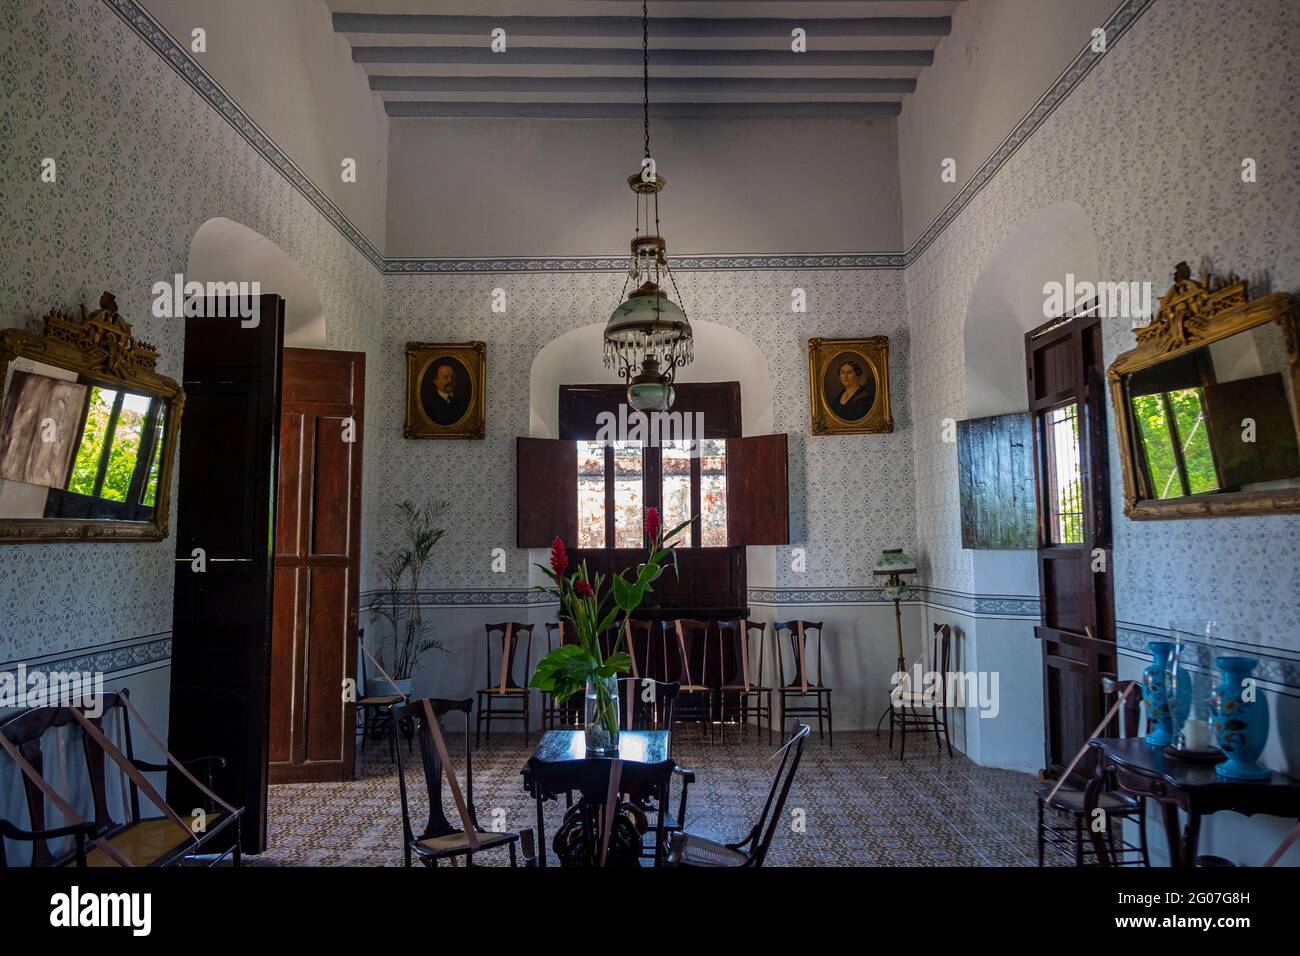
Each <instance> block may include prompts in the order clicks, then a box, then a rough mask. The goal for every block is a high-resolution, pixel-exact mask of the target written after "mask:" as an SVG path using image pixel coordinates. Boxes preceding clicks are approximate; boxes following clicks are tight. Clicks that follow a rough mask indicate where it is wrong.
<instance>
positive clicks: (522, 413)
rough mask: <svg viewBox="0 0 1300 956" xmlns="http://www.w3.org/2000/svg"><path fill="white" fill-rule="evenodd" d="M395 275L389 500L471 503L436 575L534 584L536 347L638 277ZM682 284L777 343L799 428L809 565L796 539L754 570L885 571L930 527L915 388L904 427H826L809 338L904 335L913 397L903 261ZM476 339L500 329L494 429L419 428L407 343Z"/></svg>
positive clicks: (895, 380)
mask: <svg viewBox="0 0 1300 956" xmlns="http://www.w3.org/2000/svg"><path fill="white" fill-rule="evenodd" d="M385 283H386V291H385V296H384V323H383V325H384V333H383V335H384V338H383V348H382V349H381V351H380V353H379V354H378V355H373V356H372V357H371V366H370V372H369V374H370V376H371V378H372V380H373V381H375V382H377V383H378V384H377V387H378V388H379V389H380V393H379V395H378V396H377V400H376V401H377V404H375V405H373V406H372V408H371V411H370V412H369V413H368V414H369V418H370V421H371V423H372V424H371V429H370V434H369V438H368V445H367V450H366V451H367V457H368V458H370V459H371V460H372V461H373V460H376V459H378V460H379V461H381V462H382V465H380V466H379V467H381V469H382V473H383V476H384V477H383V485H384V490H383V491H381V492H378V494H379V496H380V497H381V498H382V499H383V500H384V501H385V502H388V503H391V502H394V501H397V500H400V499H401V498H402V497H405V496H407V495H417V496H428V497H433V498H445V499H449V500H451V501H452V502H453V503H454V504H455V507H454V509H453V512H452V514H451V515H450V520H449V529H448V536H447V537H446V538H445V539H444V541H443V544H442V545H440V547H439V557H438V559H437V562H436V563H435V565H434V567H433V568H432V569H431V577H432V579H433V580H434V581H435V582H436V583H434V584H432V585H431V586H432V587H436V588H517V587H522V586H526V585H527V583H528V579H527V555H526V553H523V552H515V551H514V549H513V541H514V510H515V493H514V492H515V478H514V440H515V437H516V436H518V435H527V434H528V429H529V403H528V382H529V375H530V370H531V367H532V363H533V359H534V356H535V355H536V354H537V352H538V350H539V349H541V347H542V346H544V345H545V344H546V343H548V342H550V341H551V340H552V339H554V338H555V337H557V336H559V335H561V334H563V333H564V332H568V331H570V330H572V329H574V328H577V327H579V326H583V325H587V324H589V323H592V322H599V321H603V320H604V319H605V318H607V317H608V315H609V312H610V310H611V309H612V308H613V306H614V305H615V304H616V303H617V301H618V294H619V290H620V288H621V287H622V284H623V277H622V276H621V275H619V274H610V273H576V272H565V273H546V274H532V275H527V274H496V275H491V274H481V275H478V274H476V275H418V276H414V275H413V276H388V277H386V280H385ZM678 284H679V287H680V289H681V294H682V299H683V301H684V303H685V305H686V308H687V311H688V313H689V314H690V315H691V316H692V317H693V318H696V319H702V320H706V321H709V322H716V323H719V324H721V325H726V326H728V327H730V328H733V329H735V330H737V331H739V332H741V333H743V334H744V335H746V336H747V337H749V338H750V339H751V340H752V341H753V342H754V343H755V345H756V346H757V347H758V349H759V350H760V351H761V352H762V354H763V355H764V356H765V357H766V360H767V370H766V372H767V374H770V376H771V378H772V381H773V383H774V388H773V392H774V394H773V403H774V413H775V414H774V422H775V428H776V430H777V431H779V432H788V433H789V434H790V436H791V438H790V449H791V461H790V484H791V500H790V508H791V541H792V546H803V547H805V548H806V549H807V570H806V571H805V572H803V573H796V572H793V571H791V570H790V567H791V562H790V560H789V555H788V553H786V549H782V554H781V555H780V556H779V557H778V564H777V567H778V580H777V581H775V582H773V581H758V580H755V581H753V582H751V583H753V584H755V585H772V584H775V585H777V586H780V587H803V588H809V587H815V588H826V587H831V588H833V587H862V586H869V585H870V584H871V575H870V568H871V564H872V562H873V560H874V558H875V556H876V554H877V553H878V552H879V550H880V549H881V548H883V547H889V546H901V547H911V543H912V541H913V540H914V537H915V535H914V529H913V524H914V516H915V508H914V505H913V499H912V488H913V484H914V483H913V480H912V462H911V441H912V440H911V434H910V432H911V415H910V412H909V409H908V408H907V403H906V402H903V403H902V407H899V408H896V409H895V431H894V433H893V434H892V435H853V436H827V437H816V438H813V437H811V436H810V435H809V434H808V433H809V413H808V354H807V340H808V338H809V337H811V336H815V335H820V336H830V337H857V336H864V335H887V336H889V339H890V367H891V371H892V382H891V390H892V391H891V394H892V396H893V397H894V400H895V401H897V400H898V399H900V398H903V397H905V396H906V395H907V394H908V392H909V387H908V371H907V369H908V365H909V362H908V349H909V343H908V332H907V323H906V315H905V312H904V304H903V289H902V274H901V273H900V272H898V271H896V270H874V269H857V270H827V271H807V272H803V271H799V270H786V271H778V272H733V271H689V272H683V273H682V274H681V275H679V276H678ZM496 287H500V288H502V289H504V290H505V294H506V303H507V305H508V311H507V312H506V313H505V314H493V313H492V312H491V311H490V308H489V303H490V301H491V290H492V289H493V288H496ZM795 287H800V288H803V289H804V290H805V291H806V292H807V301H808V311H807V313H804V314H794V313H792V312H791V310H790V301H791V296H790V290H791V289H793V288H795ZM471 338H479V339H484V340H485V341H486V342H487V367H488V381H487V399H488V406H487V438H486V439H485V440H484V441H481V442H462V441H455V442H453V441H408V440H405V439H403V438H402V436H401V422H402V409H403V402H404V389H405V374H406V373H405V365H404V363H405V358H404V355H403V346H404V344H405V343H406V342H407V341H450V342H455V341H465V340H469V339H471ZM609 380H610V381H613V380H614V379H613V378H612V377H610V378H609ZM744 400H745V397H744V396H743V395H742V396H741V401H742V402H743V401H744ZM380 423H385V424H383V425H381V424H380ZM390 489H391V490H390ZM368 496H369V495H368ZM379 507H381V508H383V509H384V510H383V511H381V513H380V515H379V520H378V523H377V525H376V526H375V533H374V534H373V535H371V536H370V540H371V541H376V542H377V541H384V540H387V538H388V537H389V534H390V531H391V527H390V525H389V522H388V518H387V511H388V510H389V509H387V508H386V507H385V505H380V506H379ZM895 543H896V544H895ZM494 547H504V548H506V549H507V550H508V551H509V552H510V554H509V555H508V558H507V572H506V573H504V574H493V573H492V572H491V570H490V561H491V554H490V552H491V549H492V548H494ZM367 583H368V584H372V583H373V582H367Z"/></svg>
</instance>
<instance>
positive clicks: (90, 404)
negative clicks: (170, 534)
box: [0, 292, 185, 543]
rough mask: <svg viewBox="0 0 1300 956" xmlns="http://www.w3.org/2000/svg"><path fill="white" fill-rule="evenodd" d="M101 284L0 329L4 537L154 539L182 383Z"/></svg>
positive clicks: (162, 512) (164, 503)
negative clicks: (78, 302) (85, 300)
mask: <svg viewBox="0 0 1300 956" xmlns="http://www.w3.org/2000/svg"><path fill="white" fill-rule="evenodd" d="M157 361H158V353H157V352H156V351H155V350H154V349H153V348H152V347H151V346H150V345H148V344H147V343H145V342H141V341H139V340H137V339H136V338H135V337H134V336H133V335H132V334H131V326H130V325H129V324H127V322H126V321H125V320H124V319H123V318H122V316H121V314H119V313H118V311H117V302H116V301H115V300H114V299H113V296H111V295H110V294H109V293H107V292H105V293H104V295H103V296H102V297H101V298H100V300H99V308H98V309H96V310H95V311H93V312H87V310H86V307H85V306H84V305H83V306H82V307H81V319H80V321H78V320H76V319H74V318H72V317H70V316H67V315H65V314H63V313H61V312H51V313H50V314H49V315H48V316H46V318H45V334H44V335H34V334H32V333H31V332H25V331H23V330H21V329H6V330H4V331H3V332H0V385H2V386H3V392H0V543H14V542H32V541H85V540H115V541H160V540H162V539H163V538H165V537H167V511H168V500H169V497H170V493H171V482H172V464H173V462H174V460H175V457H176V440H177V436H178V435H179V434H180V424H181V411H182V408H183V407H184V404H185V393H184V392H183V391H182V390H181V387H180V386H179V385H178V384H176V382H175V381H174V380H172V379H170V378H167V377H166V376H164V375H159V374H158V373H157V372H156V371H154V365H155V364H156V363H157Z"/></svg>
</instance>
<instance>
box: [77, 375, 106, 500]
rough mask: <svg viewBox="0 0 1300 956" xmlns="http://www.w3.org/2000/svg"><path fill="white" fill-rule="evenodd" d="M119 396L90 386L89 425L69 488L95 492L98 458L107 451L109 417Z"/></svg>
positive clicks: (90, 493)
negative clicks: (105, 449) (105, 443)
mask: <svg viewBox="0 0 1300 956" xmlns="http://www.w3.org/2000/svg"><path fill="white" fill-rule="evenodd" d="M116 399H117V392H114V391H110V390H108V389H103V388H100V387H99V386H98V385H96V386H94V387H92V388H91V390H90V407H89V409H88V410H87V412H86V426H85V428H83V429H82V432H81V444H80V445H79V446H78V448H77V458H76V460H75V461H74V462H73V463H72V477H71V478H70V479H69V480H68V490H69V491H72V492H76V493H77V494H79V495H93V494H94V493H95V478H96V476H97V475H98V474H99V459H100V457H101V456H102V455H103V452H104V440H105V439H106V438H107V437H108V434H107V433H108V419H109V415H110V414H111V413H112V411H113V402H114V401H115V400H116Z"/></svg>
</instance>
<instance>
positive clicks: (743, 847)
mask: <svg viewBox="0 0 1300 956" xmlns="http://www.w3.org/2000/svg"><path fill="white" fill-rule="evenodd" d="M809 733H811V730H810V728H809V727H808V725H807V724H804V723H800V724H799V725H798V726H797V727H795V729H794V731H793V733H791V734H790V737H789V739H788V740H787V741H786V743H785V746H784V747H782V748H781V763H780V765H779V766H778V767H777V768H776V776H775V777H774V778H773V780H772V787H771V789H770V790H768V792H767V802H766V803H764V804H763V812H762V813H760V814H759V816H758V822H757V823H755V824H754V827H753V829H751V830H750V831H749V835H748V836H746V837H745V839H743V840H741V841H740V842H738V843H725V844H724V843H715V842H714V841H713V840H708V839H705V838H704V837H700V836H696V835H695V834H693V833H677V834H674V835H673V838H672V842H671V844H670V845H669V848H668V861H667V862H668V865H669V866H688V867H695V866H698V867H742V866H762V865H763V862H764V861H765V860H766V859H767V851H768V849H769V848H770V847H771V845H772V835H773V834H774V833H775V832H776V828H777V827H778V826H780V825H781V824H782V823H783V822H784V821H783V820H782V817H781V814H782V812H783V811H784V810H785V801H786V797H788V796H789V795H790V785H791V784H792V783H794V775H795V773H796V771H798V769H799V760H800V759H801V758H802V757H803V745H804V742H805V741H806V740H807V739H808V735H809Z"/></svg>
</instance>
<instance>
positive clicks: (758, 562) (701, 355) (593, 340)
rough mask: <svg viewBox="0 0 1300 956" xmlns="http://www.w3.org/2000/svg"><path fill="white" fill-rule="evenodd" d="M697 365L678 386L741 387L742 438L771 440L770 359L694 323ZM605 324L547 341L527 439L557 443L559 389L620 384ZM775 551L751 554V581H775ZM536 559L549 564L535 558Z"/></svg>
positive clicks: (747, 343) (680, 376) (732, 336)
mask: <svg viewBox="0 0 1300 956" xmlns="http://www.w3.org/2000/svg"><path fill="white" fill-rule="evenodd" d="M691 330H692V332H693V334H694V336H695V360H694V361H693V362H691V364H690V365H687V366H686V367H685V368H681V369H678V371H677V381H678V382H681V383H685V382H739V383H740V430H741V434H742V435H766V434H769V433H770V432H771V431H772V430H773V427H774V426H773V423H774V422H775V420H776V418H775V413H774V411H773V405H772V373H771V370H770V369H769V368H768V364H767V356H766V355H764V354H763V351H762V350H761V349H760V348H759V347H758V346H757V345H755V344H754V342H753V341H752V340H751V339H749V338H748V337H747V336H745V335H744V334H742V333H740V332H737V331H736V330H735V329H731V328H728V327H727V326H725V325H719V324H717V323H716V322H703V321H698V320H694V319H693V320H691ZM604 332H605V323H604V322H594V323H592V324H591V325H584V326H582V327H581V328H577V329H574V330H573V331H571V332H566V333H564V334H563V335H561V336H559V337H558V338H555V339H552V340H551V341H550V342H548V343H547V344H546V345H545V346H543V348H542V349H541V351H539V352H538V353H537V355H536V357H535V358H534V359H533V367H532V371H531V373H530V376H529V408H530V411H529V422H528V434H529V435H530V436H532V437H533V438H558V437H559V434H560V426H559V418H560V411H559V409H560V386H561V385H591V384H593V383H597V382H617V381H618V377H617V376H616V375H615V373H614V372H612V371H611V370H610V369H607V368H605V353H604V342H603V335H604ZM776 552H777V549H776V548H775V547H755V546H751V547H750V548H749V549H748V556H747V558H746V563H747V565H748V569H749V574H748V576H749V580H750V581H762V582H775V581H776ZM534 560H538V561H544V558H543V557H540V556H537V555H535V556H534ZM530 583H531V584H539V583H543V582H542V580H541V579H540V572H538V571H536V569H531V570H530Z"/></svg>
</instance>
